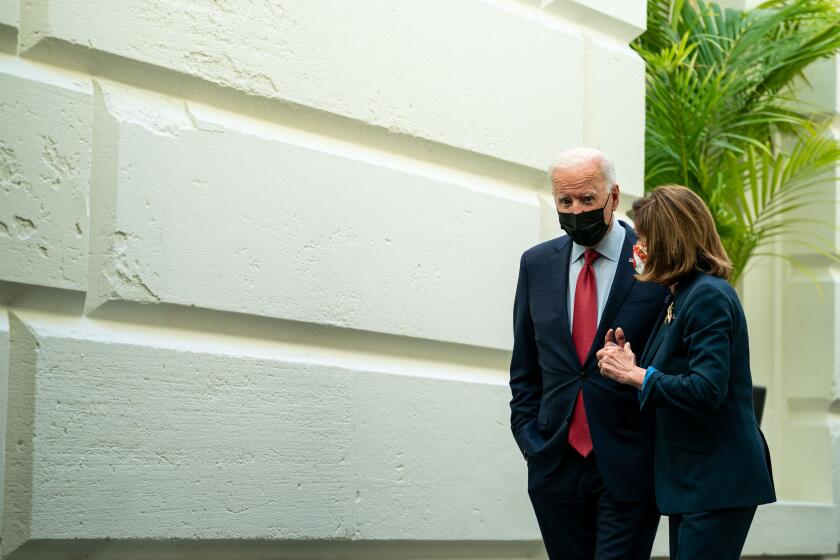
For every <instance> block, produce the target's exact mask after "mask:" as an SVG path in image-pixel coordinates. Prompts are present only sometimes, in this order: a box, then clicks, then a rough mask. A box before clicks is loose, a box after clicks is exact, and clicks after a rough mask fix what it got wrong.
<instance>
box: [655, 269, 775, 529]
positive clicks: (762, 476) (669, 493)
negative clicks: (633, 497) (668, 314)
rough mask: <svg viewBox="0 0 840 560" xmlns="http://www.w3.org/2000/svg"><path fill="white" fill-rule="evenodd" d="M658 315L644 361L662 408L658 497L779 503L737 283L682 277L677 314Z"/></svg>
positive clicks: (698, 502) (681, 509)
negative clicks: (760, 423) (757, 404)
mask: <svg viewBox="0 0 840 560" xmlns="http://www.w3.org/2000/svg"><path fill="white" fill-rule="evenodd" d="M663 319H664V313H663V316H662V317H661V318H660V319H659V320H658V321H657V327H656V330H655V331H654V334H653V335H651V338H650V341H649V342H648V345H647V347H646V348H645V350H644V352H643V353H642V355H641V357H640V359H639V365H640V366H642V367H645V368H647V367H648V366H653V367H654V368H656V370H657V371H654V372H652V373H651V374H650V376H649V377H648V379H647V381H646V382H645V385H644V388H643V390H642V392H641V395H640V398H641V408H642V410H653V411H655V420H654V425H655V428H654V433H655V441H654V457H655V459H654V469H655V470H654V472H655V477H654V478H655V481H656V482H655V484H656V503H657V506H658V507H659V510H660V511H661V512H662V513H665V514H671V513H688V512H698V511H712V510H716V509H722V508H734V507H748V506H755V505H758V504H765V503H769V502H773V501H775V499H776V496H775V493H774V489H773V476H772V472H771V467H770V454H769V451H768V449H767V443H766V442H765V441H764V436H763V434H762V433H761V430H759V427H758V422H757V421H756V417H755V412H754V410H753V399H752V377H751V375H750V354H749V341H748V338H747V322H746V318H745V317H744V311H743V309H742V308H741V303H740V301H739V300H738V295H737V294H736V293H735V290H734V289H732V287H731V286H730V285H729V284H728V283H727V282H726V281H725V280H723V279H722V278H718V277H716V276H711V275H709V274H705V273H695V274H693V275H691V276H690V277H689V278H687V279H685V280H684V281H682V282H680V284H679V285H678V286H677V293H676V297H675V299H674V319H673V320H672V321H671V322H670V323H669V324H665V323H664V321H663Z"/></svg>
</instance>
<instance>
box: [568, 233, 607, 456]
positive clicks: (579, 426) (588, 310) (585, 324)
mask: <svg viewBox="0 0 840 560" xmlns="http://www.w3.org/2000/svg"><path fill="white" fill-rule="evenodd" d="M600 256H601V255H600V254H598V252H597V251H596V250H594V249H587V250H586V252H584V254H583V259H584V262H583V268H582V269H581V271H580V274H578V278H577V284H575V307H574V310H573V316H572V342H574V343H575V350H576V351H577V355H578V359H579V360H580V363H581V366H582V365H583V362H584V361H585V360H586V356H587V355H588V354H589V348H590V347H591V346H592V341H593V340H594V339H595V333H596V331H597V330H598V288H597V286H596V284H595V269H593V268H592V263H593V262H595V259H597V258H598V257H600ZM569 445H571V446H572V447H574V448H575V450H577V452H578V453H580V454H581V455H583V456H584V457H586V456H587V455H589V454H590V453H591V452H592V438H591V437H590V435H589V422H587V421H586V408H584V406H583V391H578V395H577V402H575V409H574V411H573V412H572V423H571V424H570V425H569Z"/></svg>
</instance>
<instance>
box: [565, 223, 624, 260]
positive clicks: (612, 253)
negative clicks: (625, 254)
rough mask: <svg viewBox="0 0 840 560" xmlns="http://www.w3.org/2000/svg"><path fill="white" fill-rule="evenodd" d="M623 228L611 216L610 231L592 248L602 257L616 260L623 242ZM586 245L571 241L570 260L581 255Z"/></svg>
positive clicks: (576, 258)
mask: <svg viewBox="0 0 840 560" xmlns="http://www.w3.org/2000/svg"><path fill="white" fill-rule="evenodd" d="M623 234H624V228H623V227H622V226H621V224H620V223H618V220H617V219H616V218H613V224H612V227H611V228H610V231H608V232H607V234H606V235H605V236H604V238H603V239H602V240H601V241H600V242H599V243H598V244H597V245H595V247H593V249H595V250H596V251H598V253H599V254H600V255H601V256H602V257H606V258H608V259H609V260H611V261H615V262H618V257H619V256H621V245H622V243H623V242H624V235H623ZM584 251H586V247H584V246H583V245H578V244H577V243H575V242H574V241H572V255H571V257H572V262H576V261H577V260H578V259H580V258H581V257H582V256H583V253H584Z"/></svg>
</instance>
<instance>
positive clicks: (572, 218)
mask: <svg viewBox="0 0 840 560" xmlns="http://www.w3.org/2000/svg"><path fill="white" fill-rule="evenodd" d="M610 200H612V193H610V196H608V197H607V201H606V202H605V203H604V206H603V207H601V208H600V209H595V210H590V211H588V212H581V213H580V214H573V213H571V212H557V217H558V218H559V219H560V227H561V228H563V231H565V232H566V233H568V234H569V237H571V238H572V241H574V242H575V243H577V244H578V245H582V246H583V247H593V246H594V245H597V244H598V242H599V241H601V239H603V238H604V234H606V233H607V230H608V229H609V228H610V224H609V223H605V222H604V208H606V207H607V204H609V203H610ZM610 223H612V216H610Z"/></svg>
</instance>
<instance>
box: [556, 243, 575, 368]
mask: <svg viewBox="0 0 840 560" xmlns="http://www.w3.org/2000/svg"><path fill="white" fill-rule="evenodd" d="M554 248H555V249H556V250H555V251H554V254H553V255H552V257H551V275H552V280H553V284H554V304H555V305H556V306H557V319H558V321H559V322H560V334H561V339H562V341H563V342H564V343H565V344H566V345H567V346H568V347H569V349H570V350H571V351H572V355H575V353H574V344H572V327H571V325H569V258H570V255H571V252H572V243H571V241H570V240H569V237H568V236H565V237H560V238H559V239H558V240H557V243H555V245H554Z"/></svg>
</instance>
